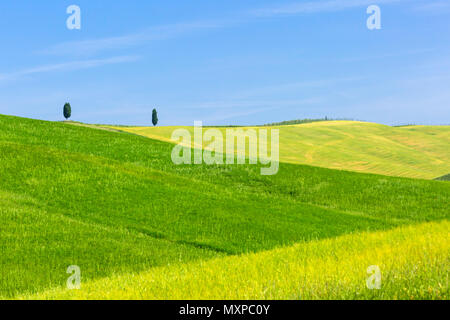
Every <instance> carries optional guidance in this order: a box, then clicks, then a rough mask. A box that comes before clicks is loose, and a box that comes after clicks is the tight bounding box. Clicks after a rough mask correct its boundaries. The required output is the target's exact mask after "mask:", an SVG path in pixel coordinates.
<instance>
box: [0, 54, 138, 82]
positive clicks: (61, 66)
mask: <svg viewBox="0 0 450 320" xmlns="http://www.w3.org/2000/svg"><path fill="white" fill-rule="evenodd" d="M138 59H139V57H138V56H120V57H112V58H107V59H93V60H82V61H71V62H65V63H58V64H50V65H44V66H39V67H34V68H29V69H24V70H19V71H16V72H12V73H0V81H4V80H11V79H17V78H20V77H23V76H27V75H32V74H38V73H47V72H57V71H71V70H79V69H89V68H95V67H100V66H104V65H109V64H117V63H125V62H133V61H136V60H138Z"/></svg>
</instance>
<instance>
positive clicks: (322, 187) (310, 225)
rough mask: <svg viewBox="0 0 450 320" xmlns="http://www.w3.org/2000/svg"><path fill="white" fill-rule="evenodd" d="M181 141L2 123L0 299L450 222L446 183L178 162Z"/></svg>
mask: <svg viewBox="0 0 450 320" xmlns="http://www.w3.org/2000/svg"><path fill="white" fill-rule="evenodd" d="M172 148H173V145H171V144H169V143H165V142H161V141H156V140H151V139H147V138H144V137H140V136H136V135H130V134H126V133H118V132H110V131H105V130H98V129H92V128H86V127H80V126H73V125H69V124H64V123H52V122H45V121H37V120H30V119H23V118H17V117H9V116H1V115H0V177H1V181H0V224H1V226H2V227H1V228H0V238H1V239H2V255H0V264H1V265H2V277H1V278H0V297H15V296H18V295H23V294H26V293H37V292H42V291H44V290H47V289H51V288H53V287H61V286H64V284H65V281H66V280H67V277H68V275H67V274H66V269H67V266H69V265H78V266H80V267H81V270H82V274H83V281H94V280H96V279H101V278H105V277H111V276H113V275H121V274H129V273H139V272H144V271H146V270H149V269H152V268H155V267H164V266H167V265H179V264H185V263H188V262H190V261H194V260H209V259H211V258H217V257H223V256H227V255H239V254H245V253H248V252H261V251H265V250H272V249H275V248H279V247H285V246H292V245H294V244H296V243H304V242H309V241H311V240H319V239H327V238H336V237H339V236H343V235H346V234H350V233H359V232H366V231H378V230H387V229H391V228H396V227H398V226H400V225H405V224H416V223H422V222H428V221H439V220H443V219H448V216H449V212H448V203H449V202H450V185H449V184H448V183H447V182H440V181H425V180H415V179H405V178H393V177H385V176H378V175H369V174H359V173H351V172H345V171H336V170H330V169H323V168H316V167H310V166H301V165H292V164H285V163H283V164H281V167H280V171H279V173H278V174H277V175H276V176H270V177H268V176H261V175H260V170H259V166H252V165H243V166H238V165H232V166H207V165H196V166H190V165H183V166H175V165H174V164H173V163H172V162H171V159H170V154H171V150H172Z"/></svg>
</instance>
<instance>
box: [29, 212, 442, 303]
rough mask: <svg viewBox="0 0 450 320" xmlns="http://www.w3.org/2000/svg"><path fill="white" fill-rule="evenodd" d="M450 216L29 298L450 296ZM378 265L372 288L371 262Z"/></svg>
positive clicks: (150, 272)
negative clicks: (376, 285)
mask: <svg viewBox="0 0 450 320" xmlns="http://www.w3.org/2000/svg"><path fill="white" fill-rule="evenodd" d="M449 231H450V223H449V222H447V221H446V222H441V223H430V224H424V225H418V226H414V227H407V228H404V227H403V228H399V229H395V230H391V231H388V232H377V233H370V234H368V233H365V234H359V235H347V236H343V237H340V238H337V239H327V240H321V241H313V242H309V243H304V244H297V245H294V246H293V247H290V248H283V249H277V250H273V251H267V252H263V253H257V254H251V255H244V256H235V257H227V258H220V259H214V260H212V261H208V262H202V263H192V264H186V265H177V266H170V267H163V268H155V269H153V270H151V271H149V272H145V273H142V274H138V275H123V276H118V277H113V278H108V279H103V280H99V281H94V282H88V283H86V284H85V285H83V286H82V288H81V290H72V291H69V290H65V289H56V290H51V291H47V292H44V293H41V294H38V295H35V296H31V297H27V298H32V299H99V298H102V299H117V298H120V299H181V300H184V299H449V297H450V296H449V294H450V292H449V286H448V266H449V263H450V256H449V252H450V243H449V241H448V239H447V238H448V233H449ZM371 265H376V266H378V267H379V268H380V271H381V289H380V290H369V289H368V288H367V287H366V279H367V278H368V277H369V275H368V274H367V273H366V271H367V268H368V267H369V266H371Z"/></svg>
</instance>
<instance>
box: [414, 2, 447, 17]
mask: <svg viewBox="0 0 450 320" xmlns="http://www.w3.org/2000/svg"><path fill="white" fill-rule="evenodd" d="M413 10H414V11H419V12H422V13H432V14H439V13H448V12H450V2H449V1H448V0H447V1H430V2H427V3H423V4H419V5H417V6H415V7H414V8H413Z"/></svg>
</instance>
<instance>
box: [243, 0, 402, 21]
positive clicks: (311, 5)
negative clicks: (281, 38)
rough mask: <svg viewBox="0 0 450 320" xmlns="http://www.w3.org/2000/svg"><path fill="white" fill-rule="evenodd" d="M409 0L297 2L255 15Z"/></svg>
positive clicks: (303, 12) (287, 13)
mask: <svg viewBox="0 0 450 320" xmlns="http://www.w3.org/2000/svg"><path fill="white" fill-rule="evenodd" d="M408 1H409V0H327V1H309V2H295V3H290V4H287V5H283V6H277V7H270V8H262V9H257V10H254V11H253V12H252V13H253V15H255V16H262V17H269V16H279V15H296V14H308V13H319V12H333V11H341V10H345V9H350V8H355V7H362V6H369V5H372V4H388V3H396V2H397V3H398V2H408Z"/></svg>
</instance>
